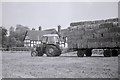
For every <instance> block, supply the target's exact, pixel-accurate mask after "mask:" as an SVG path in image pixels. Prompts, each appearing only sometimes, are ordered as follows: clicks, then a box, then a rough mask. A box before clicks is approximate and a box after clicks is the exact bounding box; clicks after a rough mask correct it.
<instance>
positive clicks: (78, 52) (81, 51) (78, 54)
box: [77, 50, 85, 57]
mask: <svg viewBox="0 0 120 80" xmlns="http://www.w3.org/2000/svg"><path fill="white" fill-rule="evenodd" d="M84 53H85V50H78V51H77V56H78V57H84Z"/></svg>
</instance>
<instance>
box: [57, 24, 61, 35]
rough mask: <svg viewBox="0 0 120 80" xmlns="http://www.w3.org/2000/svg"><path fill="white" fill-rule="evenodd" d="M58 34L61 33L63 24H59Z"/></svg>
mask: <svg viewBox="0 0 120 80" xmlns="http://www.w3.org/2000/svg"><path fill="white" fill-rule="evenodd" d="M58 34H61V26H60V25H58Z"/></svg>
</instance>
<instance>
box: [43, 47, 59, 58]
mask: <svg viewBox="0 0 120 80" xmlns="http://www.w3.org/2000/svg"><path fill="white" fill-rule="evenodd" d="M45 53H46V55H47V56H48V57H54V56H60V55H61V51H60V49H58V48H57V47H56V46H54V45H47V47H46V49H45Z"/></svg>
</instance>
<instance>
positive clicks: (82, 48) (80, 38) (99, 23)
mask: <svg viewBox="0 0 120 80" xmlns="http://www.w3.org/2000/svg"><path fill="white" fill-rule="evenodd" d="M67 38H68V41H67V42H68V48H69V49H70V50H74V51H77V56H78V57H83V56H84V54H85V55H86V56H91V55H92V50H93V49H103V50H104V52H103V55H104V56H105V57H110V56H118V54H119V52H120V26H119V25H118V18H114V19H106V20H96V21H84V22H73V23H71V24H70V27H69V28H68V31H67Z"/></svg>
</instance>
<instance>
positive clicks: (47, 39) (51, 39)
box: [42, 34, 60, 45]
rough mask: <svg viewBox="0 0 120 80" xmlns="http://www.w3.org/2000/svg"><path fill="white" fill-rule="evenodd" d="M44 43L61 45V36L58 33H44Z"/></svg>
mask: <svg viewBox="0 0 120 80" xmlns="http://www.w3.org/2000/svg"><path fill="white" fill-rule="evenodd" d="M42 43H43V44H52V45H59V43H60V38H59V36H58V35H57V34H46V35H43V39H42Z"/></svg>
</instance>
